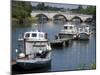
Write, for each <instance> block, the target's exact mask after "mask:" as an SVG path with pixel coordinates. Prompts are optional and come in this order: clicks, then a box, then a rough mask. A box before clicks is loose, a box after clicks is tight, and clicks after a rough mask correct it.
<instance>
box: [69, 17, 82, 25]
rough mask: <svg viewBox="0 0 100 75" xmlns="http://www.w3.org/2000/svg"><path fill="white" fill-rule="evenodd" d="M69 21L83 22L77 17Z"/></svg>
mask: <svg viewBox="0 0 100 75" xmlns="http://www.w3.org/2000/svg"><path fill="white" fill-rule="evenodd" d="M71 21H79V22H80V23H82V22H83V20H82V19H81V18H80V17H79V16H74V17H73V18H72V19H71Z"/></svg>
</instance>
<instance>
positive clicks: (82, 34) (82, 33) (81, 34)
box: [78, 25, 90, 40]
mask: <svg viewBox="0 0 100 75" xmlns="http://www.w3.org/2000/svg"><path fill="white" fill-rule="evenodd" d="M89 29H90V28H89V26H88V25H82V26H80V27H79V30H78V39H81V40H88V39H89V38H90V30H89Z"/></svg>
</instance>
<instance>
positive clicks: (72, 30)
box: [58, 24, 77, 39]
mask: <svg viewBox="0 0 100 75" xmlns="http://www.w3.org/2000/svg"><path fill="white" fill-rule="evenodd" d="M76 34H77V27H76V26H75V25H73V24H65V25H64V29H62V30H61V31H60V32H59V33H58V38H73V39H74V38H76Z"/></svg>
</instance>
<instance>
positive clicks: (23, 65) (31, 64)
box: [17, 60, 51, 69]
mask: <svg viewBox="0 0 100 75" xmlns="http://www.w3.org/2000/svg"><path fill="white" fill-rule="evenodd" d="M50 64H51V60H47V61H40V62H17V65H18V66H20V67H21V68H23V69H35V68H41V67H46V66H49V65H50Z"/></svg>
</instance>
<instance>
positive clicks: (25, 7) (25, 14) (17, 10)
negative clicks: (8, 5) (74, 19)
mask: <svg viewBox="0 0 100 75" xmlns="http://www.w3.org/2000/svg"><path fill="white" fill-rule="evenodd" d="M37 10H38V11H61V12H66V11H72V12H74V13H82V14H92V15H93V20H94V21H95V20H96V6H87V8H83V6H82V5H78V8H76V9H65V8H57V7H52V6H48V5H45V3H42V2H41V3H38V4H37V5H36V6H32V5H31V2H29V1H12V16H11V17H12V19H11V22H12V28H21V27H30V26H31V24H32V23H37V21H38V20H37V18H36V17H31V14H30V13H31V12H32V11H37Z"/></svg>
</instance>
